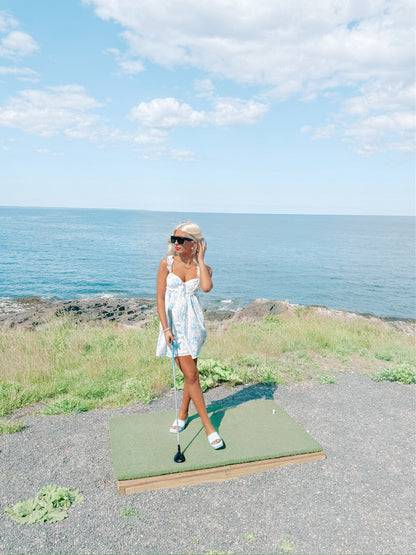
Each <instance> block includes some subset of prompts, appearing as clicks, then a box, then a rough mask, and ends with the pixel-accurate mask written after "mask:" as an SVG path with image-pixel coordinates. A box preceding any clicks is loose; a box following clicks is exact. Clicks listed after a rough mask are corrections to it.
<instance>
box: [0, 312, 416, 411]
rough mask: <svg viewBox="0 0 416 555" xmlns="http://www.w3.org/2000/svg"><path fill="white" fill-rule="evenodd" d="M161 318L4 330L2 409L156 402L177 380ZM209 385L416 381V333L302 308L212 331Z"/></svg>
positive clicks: (204, 370)
mask: <svg viewBox="0 0 416 555" xmlns="http://www.w3.org/2000/svg"><path fill="white" fill-rule="evenodd" d="M157 334H158V323H157V321H156V320H155V321H153V322H151V323H149V324H148V325H146V326H144V327H143V328H140V329H138V328H125V327H122V326H119V325H117V324H111V323H100V324H95V323H89V324H76V323H75V322H74V321H73V320H71V319H70V318H69V317H68V316H65V317H60V318H55V319H52V320H51V321H50V322H49V324H48V325H47V326H45V327H43V328H41V329H35V330H26V329H1V330H0V416H6V415H7V414H10V413H11V412H12V411H13V410H14V409H17V408H19V407H22V406H26V405H30V404H33V403H41V404H43V411H44V413H45V414H69V413H71V412H83V411H86V410H91V409H94V408H103V407H115V406H125V405H128V404H131V403H134V402H139V401H141V402H145V403H146V402H149V401H151V400H152V399H155V398H157V397H158V396H160V395H161V394H162V393H163V391H165V390H166V389H167V388H169V387H172V385H173V383H172V369H171V364H170V360H168V359H167V358H165V357H164V358H157V357H155V346H156V341H157ZM198 366H199V368H200V373H201V383H202V385H203V388H204V389H207V388H208V387H212V386H214V385H216V384H217V383H229V384H231V385H234V384H238V383H248V382H255V383H279V384H283V383H291V382H295V381H302V380H307V379H311V378H314V379H317V380H318V381H320V382H321V383H334V381H335V373H336V372H337V371H339V370H343V369H345V370H347V369H349V368H354V369H358V370H361V371H363V372H368V373H371V374H374V376H375V379H395V380H397V381H402V382H403V383H415V379H416V372H415V367H416V362H415V347H414V338H413V337H409V336H406V335H404V334H402V333H398V332H396V331H395V330H393V329H392V328H389V327H386V326H384V325H383V324H381V323H378V322H373V321H370V320H365V319H343V318H339V317H335V316H328V315H323V314H320V313H319V312H318V311H315V310H313V309H311V310H306V309H305V310H298V311H295V312H287V313H285V314H283V315H282V316H279V317H266V318H264V319H263V320H262V321H261V322H258V323H257V324H252V323H241V324H234V325H231V326H230V325H228V326H224V327H222V328H221V329H212V330H210V331H209V334H208V341H207V343H206V346H205V347H204V349H203V357H202V358H201V359H200V360H199V361H198Z"/></svg>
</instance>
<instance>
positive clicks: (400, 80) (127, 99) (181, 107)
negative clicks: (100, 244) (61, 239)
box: [0, 0, 416, 215]
mask: <svg viewBox="0 0 416 555" xmlns="http://www.w3.org/2000/svg"><path fill="white" fill-rule="evenodd" d="M414 24H415V3H414V0H368V1H365V2H363V1H362V0H350V1H348V0H315V1H314V2H310V0H291V1H290V2H288V1H287V0H284V1H283V0H227V1H225V0H198V1H197V2H196V1H195V0H175V1H173V0H157V1H156V0H61V1H59V2H57V1H56V0H37V1H36V2H28V1H27V0H2V1H1V3H0V205H3V206H59V207H85V208H120V209H141V210H163V211H181V212H241V213H286V214H371V215H372V214H382V215H413V214H414V210H415V190H414V189H415V156H414V150H415V139H414V137H415V127H416V124H415V120H416V115H415V90H416V89H415V60H414V53H415V38H414Z"/></svg>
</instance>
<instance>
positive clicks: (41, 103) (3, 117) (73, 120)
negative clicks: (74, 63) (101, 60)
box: [0, 85, 101, 137]
mask: <svg viewBox="0 0 416 555" xmlns="http://www.w3.org/2000/svg"><path fill="white" fill-rule="evenodd" d="M100 106H101V104H100V103H99V102H97V101H96V100H94V99H93V98H92V97H90V96H88V95H87V93H86V91H85V89H84V88H83V87H81V86H79V85H66V86H61V87H48V88H46V89H45V90H34V89H28V90H24V91H20V93H19V96H17V97H14V98H10V99H9V100H8V101H7V102H6V104H5V105H4V106H2V107H0V125H4V126H6V127H11V128H15V129H21V130H22V131H25V132H28V133H32V134H34V135H39V136H41V137H51V136H53V135H57V134H59V133H63V134H65V135H67V136H72V135H74V134H75V135H76V134H77V133H78V134H81V135H82V136H85V134H87V133H88V130H89V129H90V128H91V127H92V126H94V125H95V124H96V123H97V120H98V116H96V115H95V114H92V113H90V111H91V110H94V109H96V108H99V107H100Z"/></svg>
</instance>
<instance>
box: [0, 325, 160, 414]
mask: <svg viewBox="0 0 416 555" xmlns="http://www.w3.org/2000/svg"><path fill="white" fill-rule="evenodd" d="M156 337H157V328H156V326H155V325H154V324H152V325H150V326H148V327H145V328H143V329H141V330H139V331H138V330H134V329H127V328H122V327H118V326H117V325H111V324H100V325H93V324H81V325H77V324H76V323H74V322H73V321H71V320H70V319H64V320H62V319H57V320H52V321H51V323H50V324H49V325H48V327H46V328H44V329H40V330H34V331H33V330H2V331H1V333H0V416H3V415H5V414H8V413H9V412H10V411H11V410H12V409H13V408H17V407H20V406H24V405H28V404H31V403H35V402H38V401H45V400H48V399H51V398H54V402H55V405H56V406H57V411H56V412H71V411H70V410H68V407H70V406H71V404H72V405H74V403H75V405H74V406H76V407H77V410H88V409H91V408H99V407H102V406H106V407H108V406H122V405H125V404H128V403H131V402H133V401H143V402H149V401H150V400H151V399H154V398H155V397H157V396H158V395H160V394H161V393H162V391H163V390H164V389H165V388H166V387H168V386H169V385H170V372H169V366H168V365H167V364H166V361H162V360H161V359H158V358H156V357H155V356H154V350H155V349H154V346H155V341H156ZM76 402H77V403H76ZM59 406H61V407H62V410H59ZM49 412H54V411H53V405H52V409H49Z"/></svg>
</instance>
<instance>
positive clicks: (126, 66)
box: [107, 48, 144, 75]
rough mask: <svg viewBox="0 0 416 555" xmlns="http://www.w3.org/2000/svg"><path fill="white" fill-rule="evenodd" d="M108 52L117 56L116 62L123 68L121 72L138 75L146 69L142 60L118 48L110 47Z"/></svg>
mask: <svg viewBox="0 0 416 555" xmlns="http://www.w3.org/2000/svg"><path fill="white" fill-rule="evenodd" d="M107 52H108V53H109V54H112V55H113V56H114V57H115V60H116V63H117V65H118V66H119V67H120V69H121V73H125V74H127V75H136V74H137V73H140V72H141V71H143V70H144V66H143V62H142V61H141V60H139V59H138V58H134V57H131V56H129V54H125V53H122V52H120V50H119V49H118V48H108V49H107Z"/></svg>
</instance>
